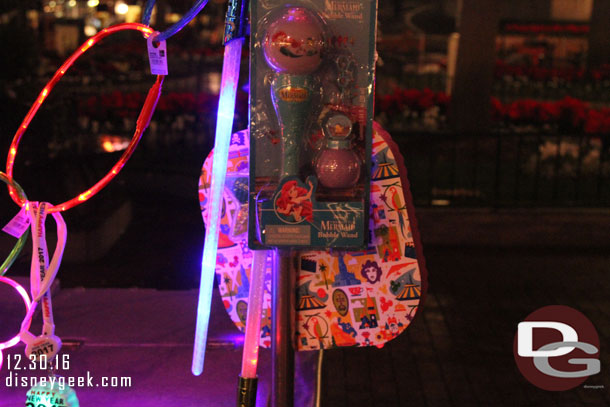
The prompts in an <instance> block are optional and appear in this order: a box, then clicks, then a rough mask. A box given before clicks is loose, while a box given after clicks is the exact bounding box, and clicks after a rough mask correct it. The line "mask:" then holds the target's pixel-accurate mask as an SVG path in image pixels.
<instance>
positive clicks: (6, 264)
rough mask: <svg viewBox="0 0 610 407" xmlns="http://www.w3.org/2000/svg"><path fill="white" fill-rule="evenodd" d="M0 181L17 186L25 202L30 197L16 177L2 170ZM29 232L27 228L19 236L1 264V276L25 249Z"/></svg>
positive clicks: (21, 198)
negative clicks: (9, 175) (26, 194)
mask: <svg viewBox="0 0 610 407" xmlns="http://www.w3.org/2000/svg"><path fill="white" fill-rule="evenodd" d="M0 181H3V182H5V183H6V184H7V185H12V186H13V188H15V191H17V196H18V197H19V199H20V200H22V201H24V202H27V200H28V198H27V196H25V192H23V189H22V188H21V186H20V185H19V184H18V183H17V182H16V181H15V180H14V179H12V178H9V177H7V176H6V174H4V173H3V172H1V171H0ZM9 224H10V223H9ZM7 226H8V225H7ZM3 230H6V229H3ZM28 233H29V228H28V229H26V230H25V232H24V233H23V234H22V235H21V237H19V239H18V240H17V243H15V246H14V247H13V249H12V250H11V252H10V253H9V255H8V257H7V258H6V259H5V260H4V262H2V264H1V265H0V276H3V275H4V274H5V273H6V271H7V270H8V269H9V268H10V267H11V266H12V265H13V263H14V262H15V260H16V259H17V256H19V253H21V249H23V246H24V245H25V242H26V240H27V239H28Z"/></svg>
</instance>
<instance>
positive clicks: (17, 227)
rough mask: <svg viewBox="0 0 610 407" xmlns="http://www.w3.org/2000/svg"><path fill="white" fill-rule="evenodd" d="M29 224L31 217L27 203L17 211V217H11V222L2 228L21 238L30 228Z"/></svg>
mask: <svg viewBox="0 0 610 407" xmlns="http://www.w3.org/2000/svg"><path fill="white" fill-rule="evenodd" d="M29 226H30V217H29V216H28V214H27V212H26V210H25V205H23V206H22V207H21V210H20V211H19V213H17V215H15V217H14V218H13V219H11V220H10V221H9V223H7V224H6V226H5V227H3V228H2V230H3V231H4V232H6V233H8V234H9V235H11V236H14V237H16V238H17V239H19V238H20V237H21V236H22V235H23V234H24V233H25V231H26V230H28V227H29Z"/></svg>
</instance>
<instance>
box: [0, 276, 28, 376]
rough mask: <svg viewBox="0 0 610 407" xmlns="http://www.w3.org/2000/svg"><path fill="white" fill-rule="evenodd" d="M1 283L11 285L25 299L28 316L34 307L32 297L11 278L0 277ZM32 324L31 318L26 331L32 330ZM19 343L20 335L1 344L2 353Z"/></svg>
mask: <svg viewBox="0 0 610 407" xmlns="http://www.w3.org/2000/svg"><path fill="white" fill-rule="evenodd" d="M0 282H3V283H6V284H8V285H10V286H11V287H13V288H14V289H15V290H17V292H18V293H19V295H21V298H22V299H23V303H24V304H25V311H26V314H28V313H29V311H30V308H31V306H32V303H31V302H30V297H29V296H28V293H27V291H25V288H23V287H22V286H21V285H20V284H19V283H17V282H16V281H14V280H11V279H10V278H7V277H2V276H0ZM31 323H32V319H31V318H30V319H29V321H28V324H27V325H26V329H29V328H30V325H29V324H31ZM18 343H19V334H17V335H15V336H14V337H13V338H11V339H9V340H8V341H6V342H2V343H0V353H1V352H2V349H8V348H11V347H13V346H15V345H17V344H18ZM0 366H1V363H0Z"/></svg>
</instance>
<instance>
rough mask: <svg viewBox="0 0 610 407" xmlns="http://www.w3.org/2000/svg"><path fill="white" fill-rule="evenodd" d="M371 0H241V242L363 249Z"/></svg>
mask: <svg viewBox="0 0 610 407" xmlns="http://www.w3.org/2000/svg"><path fill="white" fill-rule="evenodd" d="M376 13H377V3H376V1H371V0H341V1H334V0H303V1H296V2H292V3H290V4H289V5H287V4H285V3H284V2H281V1H265V2H253V3H252V4H251V39H250V51H251V66H250V134H251V137H250V151H251V160H250V190H249V192H250V195H249V200H250V202H249V203H250V205H249V211H250V213H249V215H250V216H249V228H248V230H249V244H250V246H251V247H252V248H259V247H260V246H261V245H262V246H275V247H296V248H307V247H312V248H329V247H333V248H344V249H347V248H350V249H359V248H365V247H366V244H367V241H368V230H367V229H368V216H369V209H368V208H369V197H370V173H371V162H370V157H371V139H372V120H373V92H374V61H375V32H376Z"/></svg>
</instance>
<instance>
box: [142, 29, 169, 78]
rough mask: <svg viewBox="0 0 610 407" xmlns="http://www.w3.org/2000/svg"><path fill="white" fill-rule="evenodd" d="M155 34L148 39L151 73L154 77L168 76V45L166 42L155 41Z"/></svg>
mask: <svg viewBox="0 0 610 407" xmlns="http://www.w3.org/2000/svg"><path fill="white" fill-rule="evenodd" d="M156 34H158V33H155V34H153V35H151V36H149V37H148V39H147V40H146V44H147V45H148V61H149V62H150V73H151V74H153V75H167V45H166V44H165V41H161V42H158V41H153V39H154V37H155V36H156Z"/></svg>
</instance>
